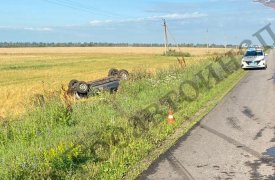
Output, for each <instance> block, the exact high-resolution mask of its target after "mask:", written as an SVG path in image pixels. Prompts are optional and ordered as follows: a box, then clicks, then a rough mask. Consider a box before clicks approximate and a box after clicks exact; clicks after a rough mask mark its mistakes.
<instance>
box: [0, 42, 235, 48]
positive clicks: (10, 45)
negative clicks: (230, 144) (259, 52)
mask: <svg viewBox="0 0 275 180" xmlns="http://www.w3.org/2000/svg"><path fill="white" fill-rule="evenodd" d="M163 46H164V45H163V44H161V43H98V42H84V43H80V42H77V43H75V42H66V43H55V42H50V43H45V42H0V48H20V47H163ZM177 46H179V47H207V44H193V43H182V44H178V45H175V44H169V47H177ZM209 47H210V48H224V47H225V46H224V45H217V44H210V45H209ZM227 47H228V48H230V47H231V48H232V47H236V45H231V44H230V45H227Z"/></svg>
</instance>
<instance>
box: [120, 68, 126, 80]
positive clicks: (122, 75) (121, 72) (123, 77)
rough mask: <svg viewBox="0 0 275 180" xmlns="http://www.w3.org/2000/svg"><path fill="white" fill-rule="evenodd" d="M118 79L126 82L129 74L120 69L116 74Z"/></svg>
mask: <svg viewBox="0 0 275 180" xmlns="http://www.w3.org/2000/svg"><path fill="white" fill-rule="evenodd" d="M118 77H119V78H120V79H121V80H127V79H128V77H129V72H128V71H127V70H125V69H122V70H120V71H119V72H118Z"/></svg>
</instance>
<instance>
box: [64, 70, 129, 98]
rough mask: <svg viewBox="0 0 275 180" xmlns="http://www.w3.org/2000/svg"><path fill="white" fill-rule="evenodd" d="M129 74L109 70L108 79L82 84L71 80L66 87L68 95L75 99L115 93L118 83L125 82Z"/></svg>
mask: <svg viewBox="0 0 275 180" xmlns="http://www.w3.org/2000/svg"><path fill="white" fill-rule="evenodd" d="M128 76H129V73H128V71H127V70H125V69H122V70H120V71H119V70H117V69H110V70H109V73H108V77H106V78H102V79H98V80H94V81H89V82H84V81H78V80H71V81H70V82H69V85H68V94H71V95H74V96H75V97H76V98H77V99H80V98H85V97H89V96H94V95H96V94H98V93H99V92H101V91H110V92H115V91H117V89H118V87H119V84H120V81H121V80H127V79H128Z"/></svg>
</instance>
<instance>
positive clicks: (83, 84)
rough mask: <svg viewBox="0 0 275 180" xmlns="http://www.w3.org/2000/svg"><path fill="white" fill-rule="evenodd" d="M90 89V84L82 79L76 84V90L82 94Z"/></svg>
mask: <svg viewBox="0 0 275 180" xmlns="http://www.w3.org/2000/svg"><path fill="white" fill-rule="evenodd" d="M88 90H89V86H88V84H87V83H86V82H84V81H80V82H78V83H77V84H76V92H78V93H80V94H86V93H87V92H88Z"/></svg>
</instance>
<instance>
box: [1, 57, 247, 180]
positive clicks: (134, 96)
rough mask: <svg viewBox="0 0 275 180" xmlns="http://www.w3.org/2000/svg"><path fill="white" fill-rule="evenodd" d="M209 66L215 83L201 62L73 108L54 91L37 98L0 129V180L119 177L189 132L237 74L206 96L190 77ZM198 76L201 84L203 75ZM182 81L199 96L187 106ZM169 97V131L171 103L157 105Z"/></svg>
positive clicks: (143, 78)
mask: <svg viewBox="0 0 275 180" xmlns="http://www.w3.org/2000/svg"><path fill="white" fill-rule="evenodd" d="M224 60H225V61H228V59H224ZM210 63H214V69H215V70H216V72H218V74H219V76H220V77H224V76H225V73H224V72H223V71H222V69H221V68H220V67H219V66H218V64H217V63H216V62H213V61H212V60H207V61H203V62H202V63H200V64H193V65H190V66H188V68H186V69H180V68H177V67H175V66H172V67H170V68H169V70H168V69H162V70H159V71H158V73H157V74H156V75H154V76H152V75H150V74H146V72H143V73H139V74H135V75H133V77H132V80H130V81H127V82H123V83H122V85H121V87H120V89H119V91H118V93H117V94H109V93H102V94H101V95H100V96H97V97H94V98H91V99H89V100H85V101H80V102H77V103H75V104H73V103H72V101H70V100H69V99H66V98H62V97H61V96H60V95H62V91H59V92H55V93H52V92H45V94H46V95H45V99H46V102H45V104H44V105H42V106H36V108H35V109H31V110H30V111H28V112H29V113H28V114H26V115H24V116H22V117H20V118H16V119H13V121H5V122H3V123H2V124H1V126H0V157H1V158H0V162H1V163H0V176H1V177H2V178H4V179H41V178H50V179H71V178H73V179H79V178H89V179H121V178H123V177H125V176H126V174H128V173H129V172H131V171H135V170H133V167H135V166H136V165H137V164H138V163H139V162H140V161H141V160H143V159H144V158H146V157H147V156H148V154H150V153H152V152H153V151H154V150H155V149H156V148H157V147H159V146H160V145H161V144H162V143H163V142H164V141H165V140H166V139H167V137H168V136H170V135H172V134H174V133H175V132H176V130H177V128H179V127H181V125H182V124H183V123H187V124H188V125H189V126H192V125H194V124H195V122H197V121H198V119H194V120H192V119H193V117H194V116H195V114H196V113H197V112H199V111H200V110H201V109H203V108H205V105H206V104H208V103H209V101H211V100H213V98H214V97H215V99H219V98H220V97H222V96H224V93H225V92H227V91H228V90H229V89H231V88H232V86H233V85H234V84H235V83H236V81H238V80H239V79H240V77H242V76H243V75H244V72H243V71H242V70H237V71H236V72H234V73H233V74H232V75H230V76H228V77H227V78H225V79H224V80H223V81H222V82H220V83H219V84H216V83H215V81H214V80H213V79H212V80H211V81H210V83H211V85H213V88H212V89H208V88H207V87H206V85H205V84H203V83H202V82H201V81H200V80H199V79H197V78H194V74H196V73H198V72H199V71H201V70H204V68H205V67H206V66H207V65H209V64H210ZM203 75H204V77H207V76H208V73H207V72H204V73H203ZM184 80H193V81H195V82H196V83H197V84H199V92H200V93H199V96H198V98H197V99H196V100H195V101H192V102H187V101H185V100H184V99H181V97H180V96H179V95H178V92H179V86H180V84H181V82H182V81H184ZM169 92H175V93H176V94H174V96H171V99H172V101H173V103H174V106H175V107H177V109H175V111H176V114H175V117H176V120H177V121H176V124H174V125H168V124H167V123H166V118H167V111H168V109H169V106H171V102H169V100H167V98H162V97H165V95H166V94H167V93H169ZM184 92H185V93H187V94H188V95H190V96H194V95H195V94H194V92H193V89H192V88H190V87H185V88H184ZM65 97H66V96H65ZM216 102H217V101H215V103H216ZM152 104H155V105H157V107H158V111H157V113H152V112H153V111H155V109H154V108H149V110H148V111H144V110H143V109H144V108H146V107H148V106H149V105H152ZM212 107H213V106H212ZM208 108H209V107H208ZM140 171H141V170H138V171H136V172H133V174H135V175H137V173H138V172H140Z"/></svg>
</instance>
